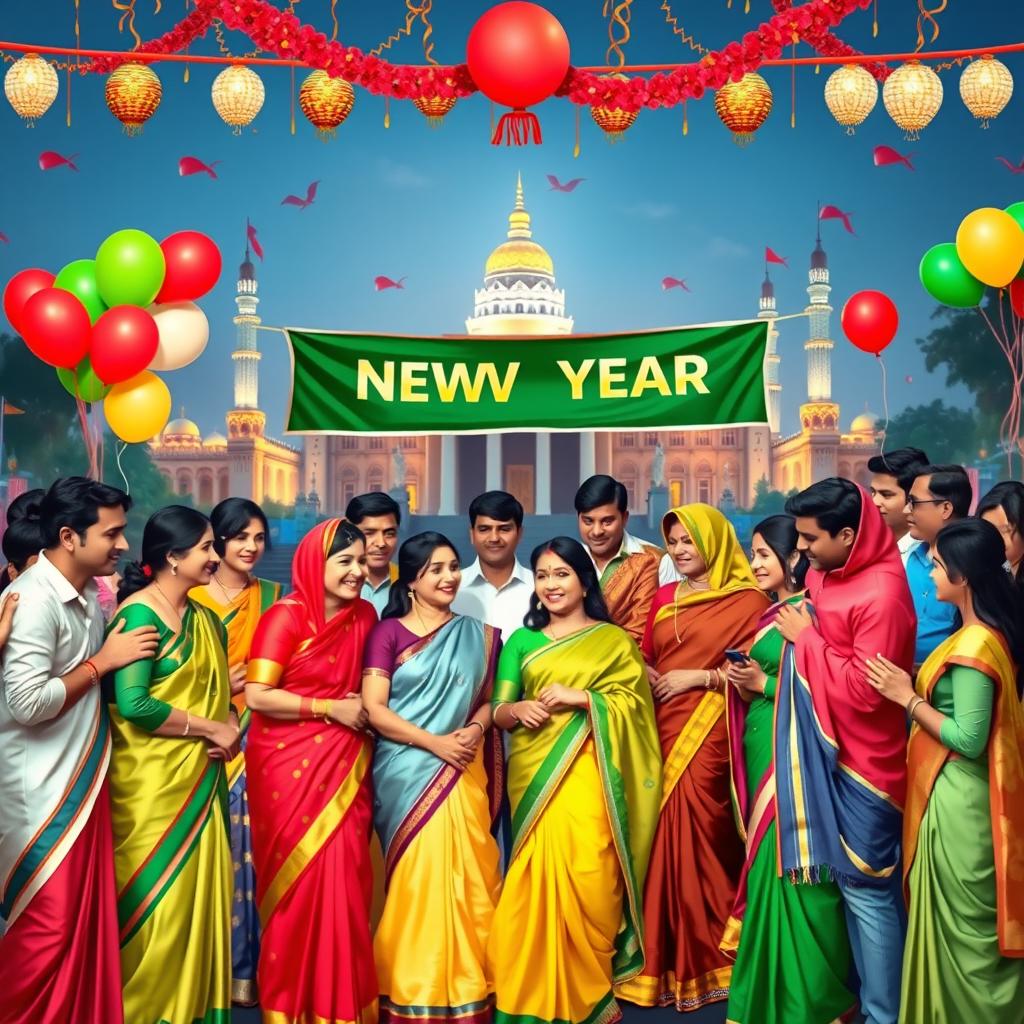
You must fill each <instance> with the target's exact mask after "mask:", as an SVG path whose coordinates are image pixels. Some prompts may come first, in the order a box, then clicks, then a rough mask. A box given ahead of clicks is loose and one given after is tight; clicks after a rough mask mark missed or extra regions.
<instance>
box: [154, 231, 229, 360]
mask: <svg viewBox="0 0 1024 1024" xmlns="http://www.w3.org/2000/svg"><path fill="white" fill-rule="evenodd" d="M160 248H161V249H162V250H163V253H164V260H165V261H166V262H167V272H166V273H165V274H164V283H163V286H162V287H161V289H160V293H159V294H158V295H157V297H156V299H154V302H193V301H195V300H196V299H198V298H199V297H200V296H202V295H205V294H206V293H207V292H208V291H209V290H210V289H211V288H212V287H213V286H214V285H215V284H216V283H217V278H219V277H220V266H221V261H220V249H218V248H217V245H216V243H215V242H214V241H213V239H212V238H207V236H206V235H204V234H202V233H201V232H199V231H177V232H175V233H174V234H173V235H168V236H167V238H165V239H164V240H163V241H162V242H161V243H160ZM143 369H145V367H143Z"/></svg>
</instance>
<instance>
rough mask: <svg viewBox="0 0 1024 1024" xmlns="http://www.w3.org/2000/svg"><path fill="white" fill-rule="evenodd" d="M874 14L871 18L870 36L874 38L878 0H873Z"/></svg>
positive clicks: (875, 34) (876, 32)
mask: <svg viewBox="0 0 1024 1024" xmlns="http://www.w3.org/2000/svg"><path fill="white" fill-rule="evenodd" d="M874 12H875V13H874V16H873V18H872V20H871V38H872V39H875V38H877V37H878V0H875V6H874Z"/></svg>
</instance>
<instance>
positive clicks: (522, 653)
mask: <svg viewBox="0 0 1024 1024" xmlns="http://www.w3.org/2000/svg"><path fill="white" fill-rule="evenodd" d="M549 643H551V640H550V639H548V637H546V636H545V635H544V634H543V633H542V632H541V631H540V630H539V629H527V628H526V627H525V626H521V627H520V628H519V629H517V630H516V631H515V632H514V633H513V634H512V635H511V636H510V637H509V638H508V640H507V641H506V642H505V646H504V647H502V649H501V654H500V655H498V674H497V678H496V680H495V683H494V691H493V696H492V697H491V703H492V704H509V703H511V702H512V701H517V700H519V699H520V698H521V697H522V693H523V676H522V666H523V659H524V658H525V657H526V656H527V655H528V654H532V653H533V652H534V651H537V650H540V648H541V647H544V646H546V645H547V644H549Z"/></svg>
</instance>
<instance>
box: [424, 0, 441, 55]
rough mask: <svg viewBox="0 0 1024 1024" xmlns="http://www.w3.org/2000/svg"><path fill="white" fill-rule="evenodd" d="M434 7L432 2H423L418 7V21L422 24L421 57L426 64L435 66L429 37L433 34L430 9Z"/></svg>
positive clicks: (428, 0) (426, 0) (431, 0)
mask: <svg viewBox="0 0 1024 1024" xmlns="http://www.w3.org/2000/svg"><path fill="white" fill-rule="evenodd" d="M433 6H434V0H423V5H422V7H420V21H422V22H423V56H424V57H425V58H426V59H427V63H428V64H437V61H436V60H435V59H434V40H433V39H431V38H430V37H431V36H432V35H433V34H434V26H433V25H431V24H430V8H431V7H433Z"/></svg>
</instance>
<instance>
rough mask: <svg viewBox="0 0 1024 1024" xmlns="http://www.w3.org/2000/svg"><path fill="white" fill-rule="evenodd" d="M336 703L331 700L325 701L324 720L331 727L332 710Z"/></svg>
mask: <svg viewBox="0 0 1024 1024" xmlns="http://www.w3.org/2000/svg"><path fill="white" fill-rule="evenodd" d="M333 704H334V702H333V701H330V700H325V701H323V720H324V721H325V722H326V723H327V724H328V725H330V724H331V721H332V719H331V710H332V707H333Z"/></svg>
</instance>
